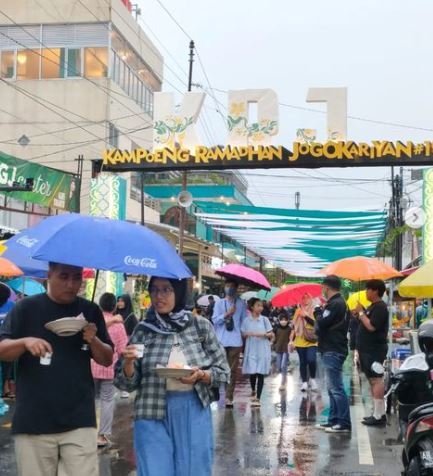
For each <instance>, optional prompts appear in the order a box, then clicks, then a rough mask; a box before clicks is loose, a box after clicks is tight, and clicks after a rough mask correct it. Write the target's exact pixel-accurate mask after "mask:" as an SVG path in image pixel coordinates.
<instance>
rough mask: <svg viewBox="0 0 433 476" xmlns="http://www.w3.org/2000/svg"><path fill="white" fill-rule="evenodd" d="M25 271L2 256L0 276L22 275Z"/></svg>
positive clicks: (0, 259)
mask: <svg viewBox="0 0 433 476" xmlns="http://www.w3.org/2000/svg"><path fill="white" fill-rule="evenodd" d="M23 274H24V273H23V272H22V271H21V269H20V268H18V266H16V265H15V264H13V263H12V261H9V260H8V259H6V258H2V257H0V276H5V277H7V278H12V277H14V276H22V275H23Z"/></svg>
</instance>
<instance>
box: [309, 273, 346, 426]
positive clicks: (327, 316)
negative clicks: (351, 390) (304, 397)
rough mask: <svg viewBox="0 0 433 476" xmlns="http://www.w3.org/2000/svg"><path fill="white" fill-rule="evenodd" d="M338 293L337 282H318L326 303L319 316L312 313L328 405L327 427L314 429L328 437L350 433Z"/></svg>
mask: <svg viewBox="0 0 433 476" xmlns="http://www.w3.org/2000/svg"><path fill="white" fill-rule="evenodd" d="M340 289H341V280H340V278H338V277H337V276H333V275H332V276H327V277H326V278H325V279H324V280H323V281H322V290H323V295H324V296H325V298H326V299H327V303H326V305H325V308H324V309H323V313H315V317H316V319H317V331H318V344H319V352H320V353H321V354H322V362H323V367H324V369H325V373H326V384H327V388H328V394H329V402H330V411H329V417H328V423H325V424H323V425H318V428H321V429H324V430H326V432H328V433H350V432H351V430H352V425H351V421H350V409H349V399H348V398H347V394H346V391H345V390H344V386H343V364H344V361H345V360H346V357H347V354H348V349H347V345H348V340H347V331H348V327H349V320H348V316H347V306H346V302H345V300H344V299H343V297H342V296H341V294H340Z"/></svg>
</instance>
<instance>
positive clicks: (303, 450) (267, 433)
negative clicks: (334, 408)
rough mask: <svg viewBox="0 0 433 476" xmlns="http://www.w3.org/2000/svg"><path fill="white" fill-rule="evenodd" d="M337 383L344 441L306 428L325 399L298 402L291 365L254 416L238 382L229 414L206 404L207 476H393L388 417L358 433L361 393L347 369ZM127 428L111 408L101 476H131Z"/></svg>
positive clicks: (6, 461) (2, 454)
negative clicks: (209, 411)
mask: <svg viewBox="0 0 433 476" xmlns="http://www.w3.org/2000/svg"><path fill="white" fill-rule="evenodd" d="M319 379H320V369H319ZM345 379H346V381H345V383H346V386H347V389H348V391H349V392H350V395H351V413H352V425H353V431H352V434H351V435H350V436H349V435H329V434H327V433H324V432H322V431H320V430H317V429H315V428H314V425H315V424H316V423H320V422H323V421H325V420H326V415H327V411H328V408H327V395H326V392H325V391H324V389H323V388H321V390H320V391H319V392H317V393H311V392H309V393H307V394H304V395H302V393H301V392H300V390H299V388H300V383H299V377H298V372H297V367H296V364H295V369H294V371H293V372H292V373H291V374H290V375H289V376H288V381H287V389H286V391H285V392H280V391H279V386H280V376H270V377H268V378H266V380H265V389H264V393H263V396H262V407H261V408H260V409H252V408H251V407H250V404H249V400H250V389H249V384H248V382H247V380H246V379H241V380H240V382H239V385H238V386H237V391H236V398H235V406H234V409H233V410H229V409H225V408H224V406H223V405H222V402H220V404H218V405H217V404H213V416H214V431H215V465H214V476H289V475H290V476H310V475H317V476H325V475H326V476H343V475H344V476H358V475H369V476H380V475H383V476H399V475H400V472H401V470H402V467H401V463H400V461H401V448H402V447H401V445H399V444H397V442H396V441H395V438H396V435H397V429H396V422H395V417H394V416H393V417H391V418H390V422H389V423H388V425H387V427H386V428H366V427H364V426H363V425H361V424H360V420H361V419H362V417H363V416H364V415H366V414H369V398H368V386H367V385H366V382H364V381H363V379H360V378H359V375H358V374H357V373H356V372H354V371H353V369H352V368H351V366H350V362H349V361H347V365H346V369H345ZM319 386H320V387H322V386H323V385H322V382H321V381H320V380H319ZM9 420H10V413H9V415H7V416H6V417H0V475H1V476H16V469H15V463H14V456H13V447H12V441H11V437H10V429H9ZM131 424H132V400H130V401H128V400H119V401H118V403H117V406H116V414H115V424H114V429H113V442H114V445H113V447H112V448H111V449H107V450H104V451H101V453H100V474H101V476H132V475H135V469H134V468H135V466H134V453H133V449H132V434H131ZM77 476H79V475H77ZM197 476H200V474H199V473H197Z"/></svg>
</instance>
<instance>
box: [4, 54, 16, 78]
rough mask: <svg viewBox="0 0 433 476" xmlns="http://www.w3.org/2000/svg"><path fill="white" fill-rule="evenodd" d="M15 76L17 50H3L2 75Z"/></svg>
mask: <svg viewBox="0 0 433 476" xmlns="http://www.w3.org/2000/svg"><path fill="white" fill-rule="evenodd" d="M14 76H15V51H6V50H5V51H2V56H1V77H2V78H5V79H10V78H13V77H14Z"/></svg>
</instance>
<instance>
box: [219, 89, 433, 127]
mask: <svg viewBox="0 0 433 476" xmlns="http://www.w3.org/2000/svg"><path fill="white" fill-rule="evenodd" d="M213 90H214V91H216V92H218V93H222V94H227V93H228V91H227V90H224V89H219V88H213ZM278 104H279V105H280V106H283V107H288V108H290V109H296V110H298V111H305V112H313V113H315V114H327V112H326V111H320V110H319V109H314V108H311V107H304V106H296V105H294V104H288V103H284V102H279V103H278ZM347 118H348V119H351V120H353V121H361V122H369V123H372V124H380V125H383V126H390V127H400V128H403V129H413V130H418V131H425V132H433V129H431V128H427V127H418V126H411V125H408V124H401V123H398V122H389V121H380V120H376V119H369V118H366V117H360V116H352V115H347Z"/></svg>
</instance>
